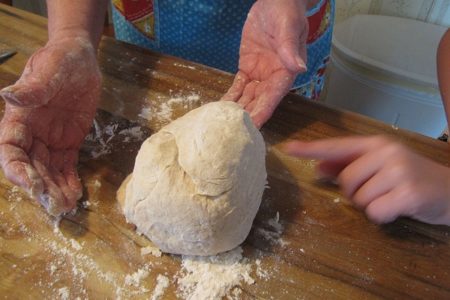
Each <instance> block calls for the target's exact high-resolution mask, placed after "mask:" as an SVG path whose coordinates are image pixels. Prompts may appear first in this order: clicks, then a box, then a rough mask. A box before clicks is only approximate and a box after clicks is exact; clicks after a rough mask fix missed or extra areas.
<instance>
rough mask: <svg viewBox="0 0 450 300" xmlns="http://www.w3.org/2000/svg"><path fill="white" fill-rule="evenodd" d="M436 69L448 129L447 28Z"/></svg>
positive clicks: (449, 57) (449, 39)
mask: <svg viewBox="0 0 450 300" xmlns="http://www.w3.org/2000/svg"><path fill="white" fill-rule="evenodd" d="M437 70H438V79H439V89H440V91H441V96H442V101H443V103H444V108H445V113H446V116H447V124H448V126H449V129H450V30H447V32H446V33H445V35H444V37H443V38H442V40H441V43H440V44H439V49H438V54H437Z"/></svg>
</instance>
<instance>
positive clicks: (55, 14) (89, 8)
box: [47, 0, 108, 48]
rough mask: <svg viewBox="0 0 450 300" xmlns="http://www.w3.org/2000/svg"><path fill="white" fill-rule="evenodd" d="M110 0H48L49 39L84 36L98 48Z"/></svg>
mask: <svg viewBox="0 0 450 300" xmlns="http://www.w3.org/2000/svg"><path fill="white" fill-rule="evenodd" d="M107 3H108V0H82V1H79V0H77V1H73V0H47V7H48V37H49V40H53V39H58V38H62V37H70V36H74V37H84V38H87V39H89V40H90V41H91V43H92V45H93V46H94V47H95V48H97V46H98V43H99V41H100V37H101V33H102V28H103V22H104V20H105V12H106V6H107Z"/></svg>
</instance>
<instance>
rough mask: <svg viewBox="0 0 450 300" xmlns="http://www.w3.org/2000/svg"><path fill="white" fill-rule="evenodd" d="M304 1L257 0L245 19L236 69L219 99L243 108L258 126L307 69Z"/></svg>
mask: <svg viewBox="0 0 450 300" xmlns="http://www.w3.org/2000/svg"><path fill="white" fill-rule="evenodd" d="M304 2H305V1H304V0H279V1H273V0H258V1H257V2H256V3H255V4H254V5H253V7H252V8H251V10H250V12H249V14H248V17H247V20H246V22H245V25H244V28H243V32H242V40H241V48H240V58H239V71H238V73H237V74H236V77H235V79H234V82H233V85H232V86H231V87H230V89H229V90H228V92H227V93H226V94H225V95H224V97H223V98H222V100H229V101H235V102H237V103H239V104H240V105H241V106H242V107H244V108H245V109H246V110H247V111H248V112H249V113H250V116H251V117H252V120H253V122H254V123H255V125H256V126H257V127H261V126H262V125H263V124H264V123H265V122H266V121H267V120H268V119H269V118H270V116H271V115H272V113H273V111H274V110H275V108H276V106H277V105H278V103H280V101H281V99H282V98H283V97H284V96H285V95H286V94H287V92H288V91H289V89H290V88H291V87H292V83H293V82H294V80H295V77H296V76H297V74H298V73H299V72H304V71H306V39H307V37H308V20H307V18H306V15H305V10H306V8H305V3H304Z"/></svg>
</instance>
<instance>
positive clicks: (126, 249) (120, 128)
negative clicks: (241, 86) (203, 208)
mask: <svg viewBox="0 0 450 300" xmlns="http://www.w3.org/2000/svg"><path fill="white" fill-rule="evenodd" d="M45 41H46V20H45V19H43V18H41V17H37V16H34V15H31V14H28V13H25V12H22V11H19V10H16V9H13V8H10V7H7V6H4V5H0V49H2V48H14V49H16V50H17V51H18V54H17V55H16V56H14V57H13V58H11V59H10V60H8V61H7V62H6V63H3V64H2V65H0V88H3V87H5V86H7V85H9V84H12V83H13V82H15V80H17V78H18V77H19V75H20V73H21V71H22V69H23V67H24V65H25V62H26V60H27V58H28V57H29V56H30V55H31V54H32V53H33V52H34V51H35V50H36V49H37V48H38V47H41V46H42V45H44V44H45ZM99 63H100V66H101V70H102V72H103V76H104V77H103V78H104V80H103V93H102V102H101V106H100V109H99V110H98V114H97V117H96V127H95V128H96V130H93V132H92V134H91V135H90V138H88V139H87V140H86V143H85V144H84V146H83V149H82V151H81V158H80V166H79V170H80V175H81V177H82V180H83V185H84V196H83V199H82V200H81V201H80V204H79V208H78V210H77V212H76V214H74V215H70V216H65V217H64V218H63V219H62V220H61V221H60V223H59V227H57V226H55V224H56V222H57V220H54V219H52V218H51V217H49V216H48V215H47V214H46V213H45V211H44V210H43V209H42V208H41V207H40V206H39V205H38V204H37V203H35V202H34V201H32V200H30V199H29V198H28V197H27V195H26V194H24V193H22V192H21V191H20V190H19V189H17V188H14V187H13V186H12V185H11V184H10V183H9V182H8V181H7V180H6V179H5V178H4V176H3V175H0V298H5V299H42V298H48V299H58V298H64V296H66V295H67V296H68V299H76V298H77V297H80V299H87V298H89V299H118V298H122V299H148V298H150V297H151V295H152V292H153V289H154V288H155V285H156V278H157V276H158V274H163V275H165V276H167V277H168V278H169V279H170V285H169V287H168V289H167V290H166V291H165V292H164V295H163V297H162V299H175V298H176V297H177V292H176V290H177V280H176V276H177V274H179V272H180V261H181V259H180V257H179V256H172V255H165V254H163V255H162V256H161V257H155V256H152V255H144V256H143V255H141V252H140V249H141V248H142V247H146V246H149V245H151V243H150V242H149V241H148V240H147V239H145V238H144V237H142V236H139V235H137V234H136V233H135V231H134V228H133V226H131V225H130V224H127V223H126V222H125V219H124V217H123V216H122V214H121V213H120V209H119V206H118V204H117V201H116V197H115V194H116V191H117V189H118V187H119V185H120V183H121V182H122V180H123V179H124V178H125V177H126V176H127V175H128V174H129V173H130V172H131V170H132V168H133V163H134V158H135V155H136V152H137V150H138V149H139V146H140V144H141V142H142V140H143V139H144V138H146V137H147V136H149V135H150V134H151V133H152V132H155V131H157V130H159V128H161V126H163V125H164V124H167V123H168V122H170V120H172V119H174V118H177V117H179V116H181V115H182V114H184V113H186V112H187V111H189V110H190V109H192V108H194V107H198V106H199V105H201V104H202V103H206V102H208V101H214V100H218V99H219V98H220V97H221V95H222V94H223V93H224V92H225V91H226V90H227V88H228V87H229V85H230V84H231V82H232V76H231V75H230V74H226V73H223V72H221V71H218V70H214V69H211V68H207V67H203V66H201V65H198V64H194V63H190V62H187V61H183V60H180V59H177V58H173V57H169V56H165V55H161V54H157V53H154V52H150V51H147V50H143V49H141V48H139V47H135V46H132V45H128V44H125V43H121V42H118V41H115V40H113V39H110V38H103V40H102V43H101V46H100V51H99ZM1 107H2V111H3V103H2V104H1ZM130 128H131V129H133V130H135V131H132V130H130ZM130 132H134V133H136V132H137V133H138V134H130ZM262 132H263V135H264V138H265V140H266V142H267V148H268V155H267V168H268V175H269V177H268V182H269V186H270V188H269V189H267V190H266V192H265V194H264V197H263V202H262V205H261V208H260V211H259V213H258V215H257V218H256V220H255V222H254V226H253V229H252V231H251V233H250V235H249V237H248V238H247V240H246V241H245V242H244V244H243V245H242V247H243V249H244V256H245V257H247V258H248V260H249V263H250V264H251V265H252V270H253V272H252V274H251V275H252V277H253V278H254V280H255V283H254V284H243V285H242V286H241V289H242V294H241V298H242V299H378V298H389V299H416V298H417V299H450V248H449V241H450V237H449V233H450V229H449V227H445V226H430V225H426V224H422V223H419V222H415V221H412V220H408V219H401V220H398V221H396V222H395V223H392V224H389V225H385V226H377V225H374V224H372V223H370V222H369V221H368V220H367V219H366V218H365V216H364V214H363V213H362V212H360V211H358V210H356V209H355V208H353V207H352V205H351V204H350V203H349V202H348V201H347V200H346V199H345V198H344V197H343V196H342V195H341V194H340V192H339V190H338V188H337V187H336V186H333V185H330V184H324V183H320V182H318V181H316V180H315V178H314V174H313V167H314V161H310V160H300V159H293V158H289V157H287V156H285V155H283V154H282V153H281V152H280V151H279V147H278V146H277V145H278V144H279V143H280V142H283V141H286V140H287V139H290V138H298V139H303V140H313V139H318V138H324V137H332V136H345V135H351V134H362V135H368V134H388V135H392V136H394V137H395V138H398V139H400V140H401V141H403V142H404V143H405V144H407V145H409V146H410V147H413V148H414V149H415V150H416V151H418V152H420V153H422V154H423V155H426V156H428V157H430V158H432V159H434V160H436V161H438V162H440V163H442V164H445V165H449V162H450V158H449V153H450V149H449V146H448V145H447V144H445V143H443V142H439V141H436V140H432V139H430V138H427V137H424V136H420V135H418V134H414V133H411V132H406V131H403V130H398V129H395V128H392V127H391V126H388V125H385V124H382V123H379V122H377V121H374V120H372V119H369V118H365V117H363V116H360V115H357V114H352V113H349V112H343V111H337V110H334V109H331V108H327V107H325V106H323V105H321V104H320V103H313V102H309V101H306V100H304V99H301V98H300V97H298V96H295V95H288V96H287V97H286V98H285V99H284V100H283V102H282V104H281V105H280V106H279V108H278V109H277V111H276V113H275V115H274V116H273V118H272V119H271V120H270V121H269V122H268V124H267V125H265V126H264V128H263V130H262ZM277 212H278V213H279V217H280V224H281V225H282V226H283V230H282V232H277V231H274V229H273V228H271V226H270V222H269V220H270V219H273V218H274V217H275V216H276V214H277ZM267 232H269V238H268V237H267ZM258 260H259V261H260V265H259V266H257V264H256V262H257V261H258ZM258 268H260V270H259V271H260V272H263V273H264V274H266V276H262V277H261V276H258V274H257V272H256V270H257V269H258ZM140 269H148V270H149V273H148V276H146V277H145V278H143V280H142V281H141V282H140V284H139V285H138V286H134V285H130V284H127V283H126V278H127V275H132V274H134V273H135V272H137V271H138V270H140Z"/></svg>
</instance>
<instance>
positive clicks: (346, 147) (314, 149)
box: [282, 136, 378, 161]
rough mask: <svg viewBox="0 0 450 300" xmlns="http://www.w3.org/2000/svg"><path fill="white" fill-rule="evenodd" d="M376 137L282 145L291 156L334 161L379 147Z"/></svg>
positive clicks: (353, 156) (343, 138)
mask: <svg viewBox="0 0 450 300" xmlns="http://www.w3.org/2000/svg"><path fill="white" fill-rule="evenodd" d="M377 143H378V142H377V138H376V137H363V136H352V137H342V138H330V139H324V140H317V141H312V142H302V141H292V142H288V143H286V144H284V145H283V146H282V151H283V152H285V153H287V154H288V155H291V156H297V157H303V158H313V159H320V160H332V161H349V160H354V159H356V158H357V157H360V156H362V155H363V154H365V153H367V152H368V151H370V150H372V149H374V148H376V147H377Z"/></svg>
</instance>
